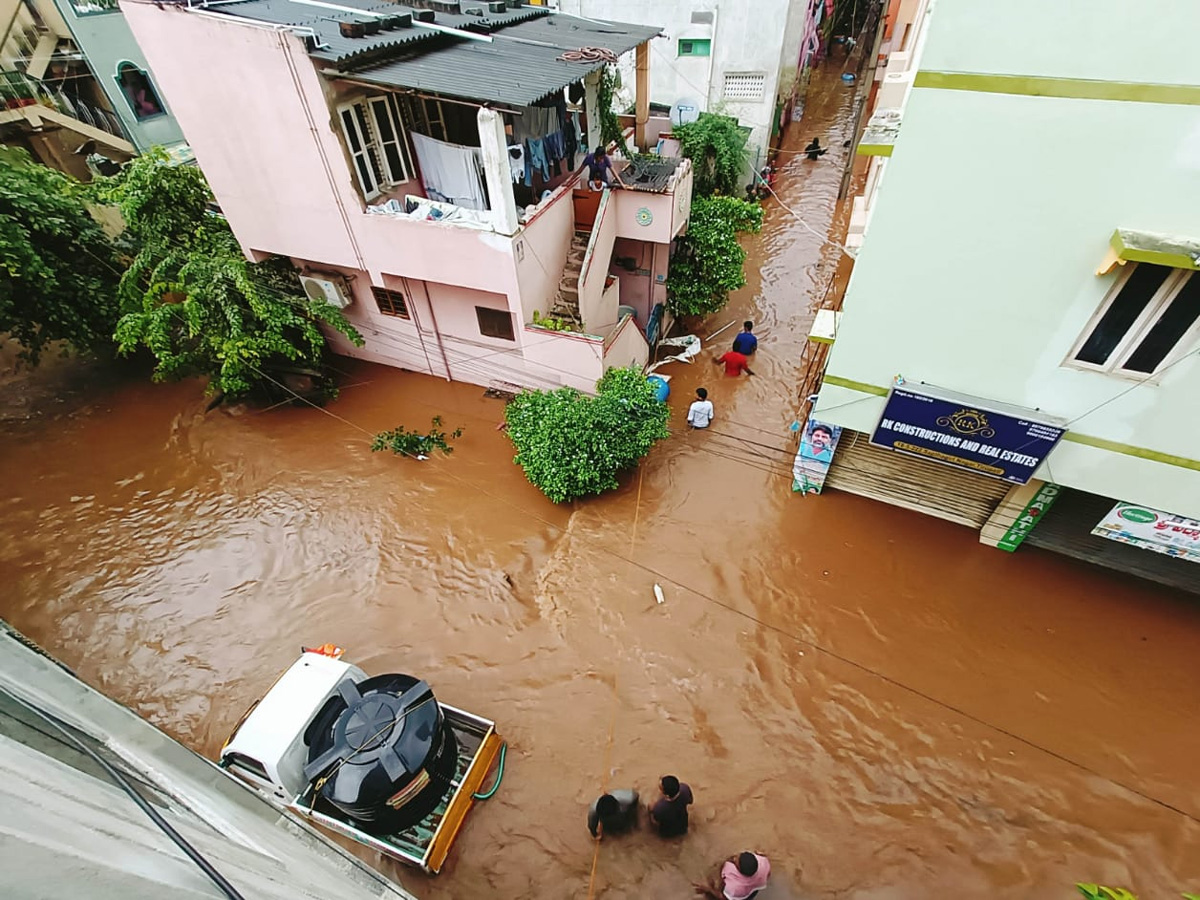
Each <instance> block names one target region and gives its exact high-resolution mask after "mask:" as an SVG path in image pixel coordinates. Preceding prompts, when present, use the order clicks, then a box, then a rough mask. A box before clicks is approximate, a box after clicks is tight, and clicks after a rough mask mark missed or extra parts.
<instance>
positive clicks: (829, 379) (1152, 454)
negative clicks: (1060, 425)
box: [823, 375, 1200, 472]
mask: <svg viewBox="0 0 1200 900" xmlns="http://www.w3.org/2000/svg"><path fill="white" fill-rule="evenodd" d="M823 384H831V385H833V386H834V387H840V388H846V389H847V390H851V391H858V392H859V393H860V394H875V395H876V396H878V397H886V396H887V394H888V388H885V387H880V386H879V385H877V384H867V383H866V382H865V381H854V380H853V379H850V378H841V377H839V376H837V375H826V376H825V379H824V381H823ZM1062 439H1063V440H1064V441H1070V442H1071V443H1073V444H1083V445H1085V446H1087V447H1095V448H1096V449H1097V450H1107V451H1109V452H1110V453H1121V454H1124V455H1125V456H1136V457H1137V458H1138V459H1148V460H1150V461H1151V462H1157V463H1162V464H1163V465H1167V466H1178V467H1179V468H1181V469H1192V470H1193V471H1196V472H1200V459H1190V458H1189V457H1186V456H1176V455H1175V454H1173V453H1162V452H1160V451H1158V450H1151V449H1149V448H1148V447H1135V446H1133V445H1132V444H1122V443H1120V442H1119V441H1110V440H1107V439H1106V438H1099V437H1093V436H1092V435H1090V434H1080V433H1079V432H1078V431H1068V432H1067V433H1066V434H1064V435H1063V436H1062Z"/></svg>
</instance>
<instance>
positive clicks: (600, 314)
mask: <svg viewBox="0 0 1200 900" xmlns="http://www.w3.org/2000/svg"><path fill="white" fill-rule="evenodd" d="M614 205H615V204H614V203H613V192H612V191H605V192H604V197H603V199H601V201H600V209H599V210H598V211H597V212H596V222H595V225H594V226H593V227H592V237H591V240H590V241H589V242H588V249H587V255H586V256H584V258H583V271H582V272H580V275H579V315H580V318H582V319H583V328H584V331H587V332H589V333H591V334H607V333H608V331H609V330H611V329H612V327H613V326H614V325H615V324H616V322H617V310H616V304H615V303H610V302H609V301H608V300H606V299H605V296H604V284H605V281H606V279H607V278H608V265H609V262H610V261H611V260H612V253H613V245H614V244H615V243H616V240H617V217H616V215H615V214H614ZM610 306H611V307H612V308H611V309H609V307H610Z"/></svg>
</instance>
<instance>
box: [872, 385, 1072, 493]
mask: <svg viewBox="0 0 1200 900" xmlns="http://www.w3.org/2000/svg"><path fill="white" fill-rule="evenodd" d="M998 405H999V404H986V405H985V403H984V402H982V401H979V400H975V399H973V398H964V397H959V396H956V395H954V394H950V393H948V392H944V391H938V390H936V389H930V388H926V387H925V386H923V385H922V387H921V389H920V390H919V391H917V390H909V389H908V388H907V387H894V388H892V392H891V393H890V394H889V395H888V399H887V403H886V404H885V405H884V408H883V417H882V418H881V419H880V420H879V424H878V425H877V426H875V433H874V434H872V435H871V443H872V444H875V445H876V446H878V447H886V448H888V449H889V450H898V451H900V452H901V453H909V454H912V455H913V456H919V457H921V458H922V459H928V460H930V461H931V462H936V463H941V464H943V465H947V466H954V467H955V468H958V469H966V470H967V471H970V472H976V473H978V474H980V475H988V476H990V477H992V478H1000V479H1003V480H1004V481H1011V482H1013V483H1014V484H1025V483H1026V482H1027V481H1029V479H1030V477H1032V475H1033V472H1034V470H1035V469H1037V467H1038V466H1039V465H1041V462H1042V460H1043V459H1045V458H1046V457H1047V456H1048V455H1049V453H1050V451H1051V450H1053V449H1054V447H1055V445H1056V444H1057V443H1058V441H1059V438H1061V437H1062V436H1063V433H1064V432H1065V431H1066V429H1065V428H1063V427H1061V426H1060V425H1056V424H1054V423H1053V422H1049V421H1040V422H1039V421H1036V420H1035V419H1032V418H1029V415H1030V414H1029V413H1026V412H1024V411H1023V410H1019V409H1015V408H1010V411H1009V412H999V411H997V410H996V409H994V408H987V407H988V406H998Z"/></svg>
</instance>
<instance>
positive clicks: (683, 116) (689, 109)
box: [671, 97, 704, 125]
mask: <svg viewBox="0 0 1200 900" xmlns="http://www.w3.org/2000/svg"><path fill="white" fill-rule="evenodd" d="M703 111H704V107H703V106H702V105H701V103H700V101H699V100H696V99H693V98H691V97H681V98H680V99H678V100H676V101H675V103H674V104H672V106H671V124H672V125H686V124H688V122H695V121H696V120H697V119H698V118H700V113H701V112H703Z"/></svg>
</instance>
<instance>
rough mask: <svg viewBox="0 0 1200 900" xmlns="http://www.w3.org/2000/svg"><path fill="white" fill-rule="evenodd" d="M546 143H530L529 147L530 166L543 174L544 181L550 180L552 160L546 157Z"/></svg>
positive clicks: (536, 141) (541, 141)
mask: <svg viewBox="0 0 1200 900" xmlns="http://www.w3.org/2000/svg"><path fill="white" fill-rule="evenodd" d="M546 143H547V142H546V141H543V140H533V141H529V142H528V144H527V147H528V149H529V162H530V165H531V166H532V167H533V168H534V169H536V170H538V171H539V172H541V174H542V179H543V180H544V181H549V180H550V159H549V157H548V156H547V155H546Z"/></svg>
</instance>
